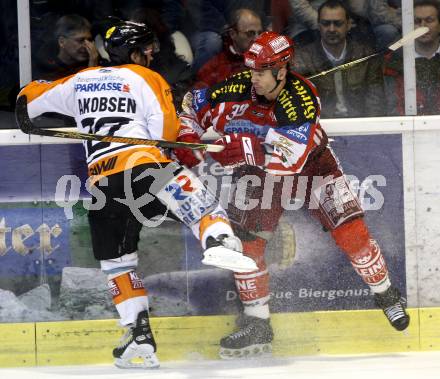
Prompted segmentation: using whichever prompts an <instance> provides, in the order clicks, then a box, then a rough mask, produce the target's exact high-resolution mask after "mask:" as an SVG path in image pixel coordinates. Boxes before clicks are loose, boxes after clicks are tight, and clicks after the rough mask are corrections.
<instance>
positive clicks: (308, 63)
mask: <svg viewBox="0 0 440 379" xmlns="http://www.w3.org/2000/svg"><path fill="white" fill-rule="evenodd" d="M7 3H11V4H9V6H10V7H13V3H14V2H13V1H9V0H7ZM98 3H99V6H97V4H98ZM145 4H147V5H145ZM201 4H202V3H201V2H200V1H185V2H183V1H179V0H174V1H161V0H156V1H149V2H143V1H140V0H131V1H126V2H122V1H117V0H106V1H99V2H97V1H82V0H71V1H64V2H62V4H61V3H60V2H55V1H50V0H47V1H39V2H31V38H32V77H33V79H42V80H55V79H57V78H60V77H63V76H66V75H70V74H72V73H75V72H77V71H79V70H81V69H84V68H86V67H92V66H96V65H105V63H106V52H105V49H104V47H103V43H102V41H103V33H105V30H106V28H108V26H109V25H110V24H111V23H112V22H114V20H115V19H125V20H131V21H136V22H142V23H146V24H148V25H149V26H150V27H152V28H153V30H154V31H155V34H156V44H155V51H154V54H153V58H154V60H153V62H152V64H151V68H152V69H153V70H155V71H157V72H159V73H160V74H161V75H162V76H163V77H164V78H165V79H166V80H167V82H168V83H169V84H170V85H171V87H172V89H173V91H174V97H175V103H176V107H177V109H180V104H181V101H182V96H183V94H184V93H186V91H187V90H188V89H190V88H194V87H196V88H202V87H204V86H212V85H213V84H215V83H217V82H220V81H222V80H224V79H226V78H228V77H229V76H230V75H232V74H234V73H237V72H240V71H242V70H244V63H243V53H244V52H245V51H246V50H247V49H248V48H249V47H250V45H251V44H252V42H253V41H254V40H255V38H256V37H257V36H258V35H259V34H260V33H261V32H262V31H264V30H274V31H276V32H279V33H282V34H285V35H288V36H289V37H291V38H292V39H293V41H294V43H295V56H294V58H293V65H292V67H293V69H294V70H295V71H297V72H298V73H300V74H302V75H303V76H305V77H309V76H312V75H314V74H318V73H320V72H323V71H325V70H328V69H331V68H332V67H335V66H338V65H341V64H344V63H348V62H352V61H354V60H356V59H359V58H362V57H365V56H368V55H370V54H372V53H374V52H376V51H380V50H382V49H384V48H386V47H387V46H389V45H390V44H391V43H393V42H395V41H396V40H398V39H399V38H401V36H402V35H401V4H400V1H399V0H348V1H344V0H327V1H324V0H257V1H250V0H241V1H230V0H225V1H221V2H219V1H215V0H209V1H203V5H201ZM439 9H440V8H439V2H438V0H415V1H414V18H415V19H414V25H415V27H418V26H427V27H428V28H429V32H428V33H426V34H425V35H424V36H422V37H420V38H418V39H417V40H416V41H415V56H416V79H417V114H418V115H426V114H439V113H440V112H439V108H440V90H439V89H438V88H439V86H438V83H439V78H438V76H439V75H440V70H439V65H440V55H439V54H440V53H439V52H440V22H439V18H440V11H439ZM11 12H12V13H11ZM3 17H8V18H9V20H5V22H4V23H3V24H2V25H3V26H2V29H1V30H0V32H1V34H3V35H4V36H7V35H8V33H9V34H10V33H11V30H12V29H13V25H12V26H11V18H12V19H13V11H12V8H11V9H10V12H9V13H8V7H5V12H4V16H3ZM6 21H8V22H6ZM3 40H8V39H7V38H4V39H3ZM12 40H13V39H12ZM11 43H13V42H12V41H11V39H9V42H8V43H5V44H4V45H3V47H2V49H3V50H4V53H5V54H3V55H2V56H1V58H0V59H1V60H2V61H4V62H3V63H2V66H3V70H4V71H5V74H6V75H4V76H3V77H2V79H1V81H2V82H0V89H1V93H2V96H0V101H1V104H0V107H1V108H3V109H8V108H10V109H12V108H13V103H14V101H13V100H14V95H15V94H16V93H17V91H18V84H17V81H18V73H15V72H14V73H13V74H12V75H11V70H12V65H13V62H14V60H17V61H18V53H17V52H16V50H17V49H15V53H14V48H13V47H11ZM15 43H16V41H15ZM14 54H15V56H14ZM14 74H15V75H14ZM312 82H313V83H314V84H315V85H316V87H317V89H318V92H319V94H320V97H321V101H322V103H323V107H322V109H323V112H322V117H323V118H340V117H374V116H386V115H388V116H392V115H404V114H405V104H404V86H403V85H404V81H403V55H402V50H399V51H396V52H395V53H393V54H385V55H383V54H382V55H379V56H377V57H376V58H374V59H370V60H368V61H366V62H363V63H360V64H357V65H355V66H353V67H352V68H349V69H344V70H340V71H336V72H334V73H330V74H328V75H324V76H321V77H319V78H316V79H312Z"/></svg>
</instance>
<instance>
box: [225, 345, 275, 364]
mask: <svg viewBox="0 0 440 379" xmlns="http://www.w3.org/2000/svg"><path fill="white" fill-rule="evenodd" d="M219 356H220V358H221V359H226V360H227V359H246V358H255V357H262V356H272V344H270V343H262V344H255V345H251V346H247V347H244V348H242V349H228V348H224V347H220V351H219Z"/></svg>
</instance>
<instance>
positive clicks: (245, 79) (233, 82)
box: [207, 71, 251, 106]
mask: <svg viewBox="0 0 440 379" xmlns="http://www.w3.org/2000/svg"><path fill="white" fill-rule="evenodd" d="M250 90H251V72H250V71H243V72H239V73H237V74H235V75H233V76H231V77H230V78H228V79H226V80H224V81H222V82H220V83H217V84H215V85H213V86H212V87H211V88H210V89H209V91H208V93H207V98H208V100H209V102H210V103H211V105H212V106H215V105H216V104H218V103H222V102H225V101H242V100H244V99H247V98H250V93H251V92H250Z"/></svg>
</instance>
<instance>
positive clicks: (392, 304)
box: [374, 287, 409, 330]
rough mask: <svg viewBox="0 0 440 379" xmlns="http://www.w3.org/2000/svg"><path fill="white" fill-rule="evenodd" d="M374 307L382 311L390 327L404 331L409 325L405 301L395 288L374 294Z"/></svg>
mask: <svg viewBox="0 0 440 379" xmlns="http://www.w3.org/2000/svg"><path fill="white" fill-rule="evenodd" d="M374 301H375V302H376V305H377V306H378V307H380V308H382V309H383V312H384V313H385V316H386V317H387V319H388V321H389V322H390V323H391V325H392V326H393V327H394V328H395V329H397V330H405V329H406V328H407V327H408V325H409V315H408V313H406V310H405V301H404V299H402V297H401V296H400V292H399V290H398V289H397V288H394V287H390V288H388V289H387V290H386V291H385V292H383V293H376V294H374Z"/></svg>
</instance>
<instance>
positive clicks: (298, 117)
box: [275, 73, 320, 126]
mask: <svg viewBox="0 0 440 379" xmlns="http://www.w3.org/2000/svg"><path fill="white" fill-rule="evenodd" d="M319 114H320V100H319V97H318V93H317V91H316V88H315V86H314V85H313V84H312V83H311V82H309V81H308V80H307V79H304V78H303V77H302V76H300V75H298V74H296V73H289V74H288V75H287V82H286V85H285V87H284V88H283V89H282V90H281V92H280V94H279V95H278V98H277V104H276V106H275V116H276V118H277V121H278V125H279V126H285V125H297V126H300V125H303V124H305V123H308V122H309V123H312V124H314V123H316V122H317V121H318V119H319Z"/></svg>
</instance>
